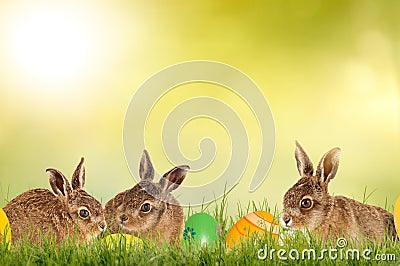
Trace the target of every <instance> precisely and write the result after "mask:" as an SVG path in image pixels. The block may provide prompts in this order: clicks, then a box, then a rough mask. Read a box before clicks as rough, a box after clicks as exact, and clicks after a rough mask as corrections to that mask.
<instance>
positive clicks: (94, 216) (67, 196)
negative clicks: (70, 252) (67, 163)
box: [4, 158, 106, 242]
mask: <svg viewBox="0 0 400 266" xmlns="http://www.w3.org/2000/svg"><path fill="white" fill-rule="evenodd" d="M83 162H84V159H83V158H82V159H81V161H80V163H79V165H78V167H77V168H76V170H75V172H74V174H73V176H72V187H71V186H70V184H69V182H68V180H67V179H66V178H65V176H64V175H63V174H62V173H61V172H60V171H58V170H56V169H52V168H50V169H47V170H46V172H47V175H48V176H49V182H50V185H51V187H52V189H53V191H54V194H53V193H52V192H51V191H50V190H48V189H42V188H37V189H31V190H29V191H26V192H24V193H22V194H20V195H19V196H17V197H16V198H14V199H13V200H11V201H10V202H8V204H7V205H6V206H5V207H4V211H5V213H6V215H7V217H8V219H9V221H10V226H11V232H12V240H13V242H18V241H20V240H22V239H23V238H24V237H26V238H27V239H28V240H30V241H32V242H40V240H41V239H40V234H43V235H45V236H50V237H52V236H55V237H56V241H57V242H60V241H61V240H63V239H65V238H68V237H70V238H71V239H72V238H73V237H76V240H77V241H78V242H87V241H89V240H91V239H92V238H93V237H97V236H98V235H99V234H100V233H101V232H102V231H104V230H105V228H106V222H105V219H104V215H103V208H102V206H101V204H100V202H99V201H97V200H96V199H95V198H93V197H92V196H90V195H89V194H88V193H86V191H84V190H83V186H84V184H85V167H84V166H83ZM39 231H40V232H39Z"/></svg>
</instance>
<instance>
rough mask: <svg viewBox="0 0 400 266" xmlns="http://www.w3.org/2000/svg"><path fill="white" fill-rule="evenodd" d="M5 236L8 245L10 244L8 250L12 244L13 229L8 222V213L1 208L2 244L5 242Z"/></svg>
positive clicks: (0, 238)
mask: <svg viewBox="0 0 400 266" xmlns="http://www.w3.org/2000/svg"><path fill="white" fill-rule="evenodd" d="M4 235H5V236H6V243H8V249H10V244H11V227H10V222H9V221H8V218H7V215H6V213H5V212H4V211H3V209H1V208H0V242H2V241H3V239H4Z"/></svg>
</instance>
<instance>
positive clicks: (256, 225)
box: [226, 211, 279, 248]
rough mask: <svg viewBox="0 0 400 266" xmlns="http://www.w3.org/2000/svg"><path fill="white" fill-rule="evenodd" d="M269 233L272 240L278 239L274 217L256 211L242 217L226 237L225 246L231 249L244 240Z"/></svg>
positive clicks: (264, 212)
mask: <svg viewBox="0 0 400 266" xmlns="http://www.w3.org/2000/svg"><path fill="white" fill-rule="evenodd" d="M266 232H270V233H271V237H272V239H275V240H276V239H278V233H279V223H278V221H277V219H275V217H274V216H273V215H272V214H270V213H268V212H266V211H256V212H252V213H249V214H247V215H246V216H244V217H242V218H241V219H240V220H239V221H238V222H237V223H236V224H235V225H234V226H233V227H232V228H231V230H230V231H229V233H228V234H227V236H226V244H227V245H228V247H230V248H232V247H234V246H235V245H237V244H240V243H241V242H242V241H245V240H246V239H249V238H252V237H257V236H260V237H262V236H264V235H265V233H266Z"/></svg>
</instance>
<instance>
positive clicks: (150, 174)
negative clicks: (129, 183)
mask: <svg viewBox="0 0 400 266" xmlns="http://www.w3.org/2000/svg"><path fill="white" fill-rule="evenodd" d="M189 169H190V168H189V166H187V165H180V166H176V167H174V168H173V169H171V170H170V171H168V172H167V173H165V174H164V175H163V177H161V179H160V181H159V182H158V183H156V182H154V181H153V178H154V168H153V165H152V163H151V161H150V156H149V154H148V153H147V151H146V150H144V151H143V155H142V159H141V161H140V169H139V175H140V178H141V180H140V182H139V183H138V184H136V185H135V186H134V187H133V188H131V189H128V190H126V191H124V192H121V193H119V194H117V195H116V196H115V197H114V198H113V199H111V200H110V201H108V202H107V203H106V206H105V214H106V220H107V223H108V225H109V229H110V232H111V233H117V232H122V233H126V234H134V235H135V236H141V237H145V238H153V239H155V240H157V241H158V242H163V241H167V242H170V243H173V242H175V243H178V242H179V240H180V235H181V230H182V228H183V223H184V221H183V210H182V207H181V206H180V205H179V202H178V201H177V200H176V199H175V198H174V197H173V196H172V195H171V191H172V190H174V189H176V188H177V187H178V186H179V185H180V184H181V183H182V181H183V179H184V178H185V177H186V173H187V172H188V171H189Z"/></svg>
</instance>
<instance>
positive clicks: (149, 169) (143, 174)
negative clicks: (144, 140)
mask: <svg viewBox="0 0 400 266" xmlns="http://www.w3.org/2000/svg"><path fill="white" fill-rule="evenodd" d="M139 176H140V178H141V179H142V180H144V179H147V180H153V178H154V167H153V165H152V164H151V160H150V156H149V153H148V152H147V151H146V150H144V151H143V155H142V159H141V160H140V167H139Z"/></svg>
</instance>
